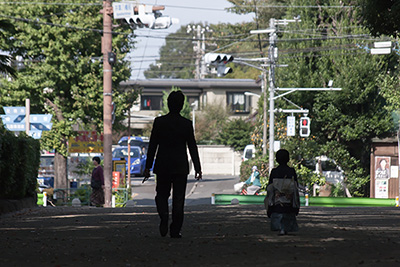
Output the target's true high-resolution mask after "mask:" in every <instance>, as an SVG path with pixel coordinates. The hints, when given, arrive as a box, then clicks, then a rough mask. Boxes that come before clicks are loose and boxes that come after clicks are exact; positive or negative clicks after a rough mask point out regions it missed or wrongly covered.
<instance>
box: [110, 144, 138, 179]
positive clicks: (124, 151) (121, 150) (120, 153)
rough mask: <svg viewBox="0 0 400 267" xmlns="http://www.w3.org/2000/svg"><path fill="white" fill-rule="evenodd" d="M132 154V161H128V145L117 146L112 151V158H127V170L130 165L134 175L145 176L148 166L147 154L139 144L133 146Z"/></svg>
mask: <svg viewBox="0 0 400 267" xmlns="http://www.w3.org/2000/svg"><path fill="white" fill-rule="evenodd" d="M130 154H131V162H130V163H128V147H127V146H120V147H116V148H114V150H113V152H112V160H113V161H114V160H125V161H126V171H127V172H128V167H129V171H130V173H131V174H132V175H137V176H143V173H144V169H145V167H146V154H145V153H143V152H142V149H141V147H139V146H131V152H130Z"/></svg>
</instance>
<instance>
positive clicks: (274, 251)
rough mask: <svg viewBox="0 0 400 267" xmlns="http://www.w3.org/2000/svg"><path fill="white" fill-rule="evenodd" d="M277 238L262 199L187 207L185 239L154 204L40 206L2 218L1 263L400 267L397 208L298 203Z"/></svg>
mask: <svg viewBox="0 0 400 267" xmlns="http://www.w3.org/2000/svg"><path fill="white" fill-rule="evenodd" d="M298 221H299V225H300V227H301V229H300V231H299V232H297V233H296V234H293V235H287V236H277V233H276V232H271V231H270V230H269V221H268V220H267V219H266V216H265V211H264V209H263V207H262V206H260V205H241V206H236V205H235V206H234V205H231V206H211V205H196V206H187V207H186V217H185V223H184V229H183V231H182V234H183V238H182V239H171V238H168V237H164V238H162V237H160V236H159V233H158V218H157V214H156V210H155V208H154V207H132V208H115V209H111V208H92V207H82V208H74V207H56V208H54V207H47V208H44V207H39V208H34V209H25V210H22V211H20V212H15V213H9V214H5V215H2V216H0V244H1V249H0V266H191V267H192V266H385V267H387V266H400V249H399V247H400V246H399V245H400V209H398V208H317V207H303V208H302V209H301V212H300V215H299V216H298Z"/></svg>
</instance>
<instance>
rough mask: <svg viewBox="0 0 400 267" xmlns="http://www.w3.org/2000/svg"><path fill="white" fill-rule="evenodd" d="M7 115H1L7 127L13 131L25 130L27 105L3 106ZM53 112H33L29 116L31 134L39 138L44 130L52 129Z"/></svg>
mask: <svg viewBox="0 0 400 267" xmlns="http://www.w3.org/2000/svg"><path fill="white" fill-rule="evenodd" d="M3 109H4V112H5V113H6V115H0V118H1V119H2V121H3V124H4V126H5V128H6V129H7V130H9V131H12V132H23V131H25V130H26V126H25V116H26V115H25V111H26V109H25V107H3ZM52 117H53V115H51V114H31V115H30V116H29V122H30V128H31V129H30V131H29V136H31V137H33V138H35V139H39V138H40V137H41V136H42V131H50V130H51V128H52V127H53V124H52V123H51V118H52Z"/></svg>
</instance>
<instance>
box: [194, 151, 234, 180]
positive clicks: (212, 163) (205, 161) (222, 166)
mask: <svg viewBox="0 0 400 267" xmlns="http://www.w3.org/2000/svg"><path fill="white" fill-rule="evenodd" d="M198 148H199V156H200V162H201V167H202V171H203V174H204V175H207V174H223V175H233V176H238V175H239V174H240V164H241V162H242V158H241V156H242V155H241V153H239V152H235V151H234V150H233V149H232V148H230V147H227V146H222V145H200V146H198ZM191 174H194V170H193V167H192V169H191Z"/></svg>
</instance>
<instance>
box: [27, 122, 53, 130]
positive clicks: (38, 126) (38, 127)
mask: <svg viewBox="0 0 400 267" xmlns="http://www.w3.org/2000/svg"><path fill="white" fill-rule="evenodd" d="M51 127H53V124H52V123H32V122H31V129H32V130H35V129H36V130H39V131H50V130H51Z"/></svg>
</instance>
